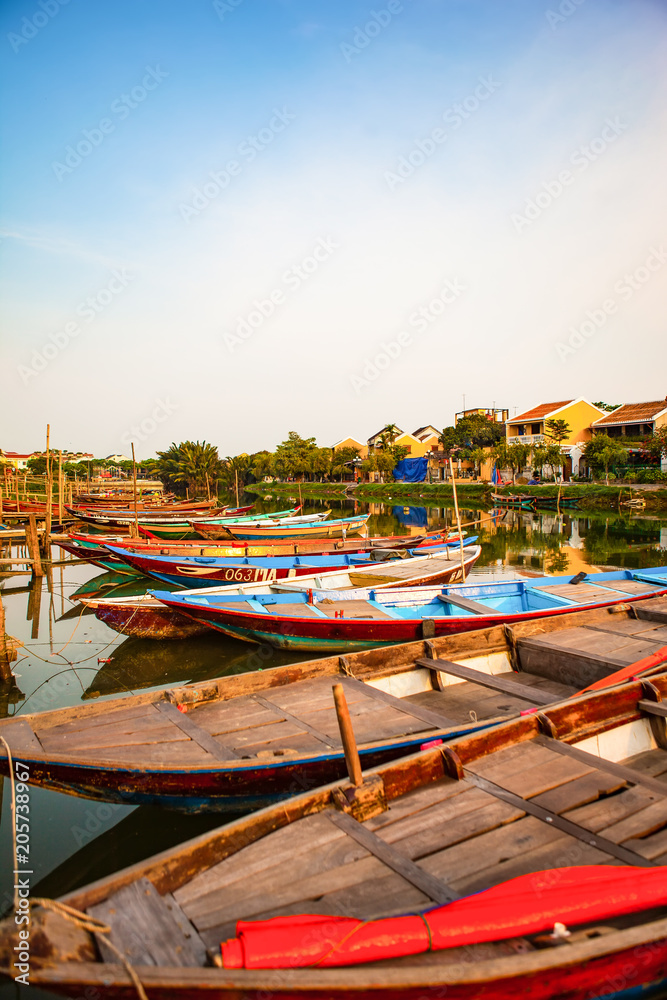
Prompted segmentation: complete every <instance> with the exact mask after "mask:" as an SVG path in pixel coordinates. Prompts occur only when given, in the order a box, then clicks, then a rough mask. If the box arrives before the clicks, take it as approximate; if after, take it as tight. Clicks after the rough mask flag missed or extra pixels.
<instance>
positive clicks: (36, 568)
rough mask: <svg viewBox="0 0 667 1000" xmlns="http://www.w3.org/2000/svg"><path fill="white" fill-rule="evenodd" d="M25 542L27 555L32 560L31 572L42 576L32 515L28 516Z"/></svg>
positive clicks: (37, 540) (34, 517)
mask: <svg viewBox="0 0 667 1000" xmlns="http://www.w3.org/2000/svg"><path fill="white" fill-rule="evenodd" d="M25 540H26V546H27V548H28V555H29V556H30V558H31V559H32V571H33V573H34V574H35V576H43V575H44V570H43V569H42V560H41V557H40V554H39V535H38V534H37V518H36V516H35V515H34V514H28V523H27V524H26V527H25Z"/></svg>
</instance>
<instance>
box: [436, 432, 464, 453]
mask: <svg viewBox="0 0 667 1000" xmlns="http://www.w3.org/2000/svg"><path fill="white" fill-rule="evenodd" d="M438 442H439V443H440V444H441V445H442V450H443V451H444V452H445V453H446V454H447V455H448V456H449V455H451V453H452V452H453V451H455V450H456V449H457V448H458V447H459V443H460V442H459V436H458V434H457V432H456V427H443V429H442V434H439V435H438Z"/></svg>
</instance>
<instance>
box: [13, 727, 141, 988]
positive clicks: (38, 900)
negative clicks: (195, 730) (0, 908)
mask: <svg viewBox="0 0 667 1000" xmlns="http://www.w3.org/2000/svg"><path fill="white" fill-rule="evenodd" d="M0 742H2V743H3V745H4V747H5V750H6V752H7V762H8V765H9V781H10V784H11V789H12V851H13V859H14V909H15V911H16V912H17V913H18V908H19V894H18V879H17V878H16V872H17V871H18V855H17V847H16V785H15V777H14V762H13V760H12V751H11V747H10V746H9V743H8V742H7V740H6V739H5V738H4V736H1V735H0ZM29 903H30V907H31V908H32V907H33V906H41V907H43V909H45V910H52V911H53V912H54V913H57V914H59V915H60V916H61V917H64V918H65V920H69V921H71V923H73V924H75V925H76V926H77V927H81V928H82V930H85V931H88V932H89V933H91V934H110V933H111V928H110V927H109V926H108V924H105V923H103V922H102V921H101V920H98V919H97V918H96V917H91V916H89V915H88V914H87V913H82V912H81V910H76V909H75V908H74V907H73V906H68V904H67V903H61V902H58V900H55V899H45V898H44V897H42V896H32V897H31V898H30V901H29ZM104 943H105V944H106V945H107V947H108V948H110V949H111V951H112V952H113V953H114V955H116V956H117V957H118V958H119V959H120V961H121V963H122V964H123V966H124V968H125V971H126V972H127V974H128V976H129V977H130V979H131V980H132V982H133V984H134V988H135V989H136V991H137V995H138V996H139V1000H148V997H147V995H146V991H145V989H144V987H143V985H142V983H141V980H140V979H139V976H138V975H137V973H136V972H135V970H134V969H133V968H132V965H131V964H130V961H129V959H128V958H127V957H126V956H125V955H124V953H123V952H122V951H121V950H120V949H119V948H117V947H116V945H115V944H113V942H111V941H110V940H109V939H108V938H105V942H104Z"/></svg>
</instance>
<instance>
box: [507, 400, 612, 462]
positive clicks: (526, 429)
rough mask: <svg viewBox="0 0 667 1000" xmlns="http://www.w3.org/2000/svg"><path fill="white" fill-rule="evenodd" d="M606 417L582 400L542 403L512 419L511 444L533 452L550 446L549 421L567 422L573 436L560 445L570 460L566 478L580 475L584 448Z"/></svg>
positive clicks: (509, 424)
mask: <svg viewBox="0 0 667 1000" xmlns="http://www.w3.org/2000/svg"><path fill="white" fill-rule="evenodd" d="M602 416H604V411H603V410H600V409H598V407H597V406H593V404H592V403H589V402H588V400H587V399H583V397H581V398H579V399H566V400H563V401H561V402H559V403H540V405H539V406H534V407H533V408H532V409H531V410H526V411H525V412H524V413H520V414H518V416H516V417H512V419H511V420H508V421H507V423H506V424H505V431H506V435H507V443H508V444H527V445H530V447H531V449H532V447H533V446H534V445H542V444H545V443H548V442H549V438H548V437H547V436H546V423H547V421H548V420H564V421H565V423H566V424H568V425H569V427H570V433H569V434H568V436H567V437H566V438H564V440H563V441H562V442H561V451H562V452H563V455H565V456H567V458H568V459H569V460H570V461H569V462H567V463H566V468H565V476H566V477H567V475H568V473H570V472H573V473H575V474H576V473H578V471H579V459H580V458H581V453H582V451H583V447H584V445H585V444H586V442H587V441H590V439H591V437H592V432H591V424H592V423H593V421H594V420H598V419H599V418H600V417H602Z"/></svg>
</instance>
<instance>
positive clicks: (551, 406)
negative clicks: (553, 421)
mask: <svg viewBox="0 0 667 1000" xmlns="http://www.w3.org/2000/svg"><path fill="white" fill-rule="evenodd" d="M568 403H574V400H573V399H565V400H563V401H562V402H561V403H540V405H539V406H535V407H533V409H532V410H526V412H525V413H520V414H519V415H518V417H512V419H511V420H508V421H507V423H508V424H524V423H530V421H531V420H543V419H544V417H548V416H549V414H550V413H553V412H554V410H560V408H561V407H562V406H567V405H568Z"/></svg>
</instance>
